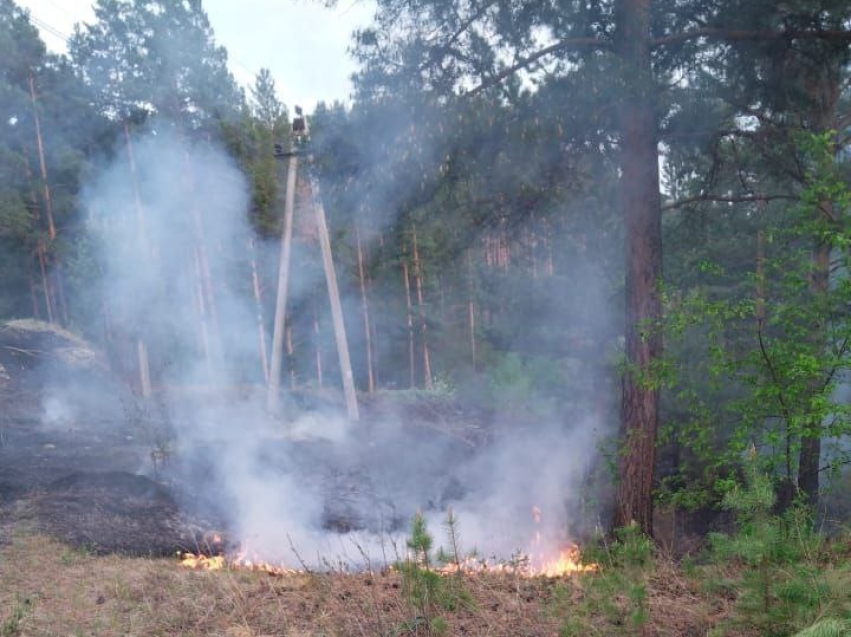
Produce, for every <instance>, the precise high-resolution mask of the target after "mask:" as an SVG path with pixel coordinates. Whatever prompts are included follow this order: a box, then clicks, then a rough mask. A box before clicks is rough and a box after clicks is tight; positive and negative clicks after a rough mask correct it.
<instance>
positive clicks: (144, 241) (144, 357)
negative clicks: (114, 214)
mask: <svg viewBox="0 0 851 637" xmlns="http://www.w3.org/2000/svg"><path fill="white" fill-rule="evenodd" d="M123 125H124V145H125V148H126V150H127V160H128V163H129V166H130V180H131V182H132V184H133V199H134V203H135V206H136V229H137V231H138V233H139V241H140V243H141V245H142V254H143V255H144V257H145V258H146V259H150V257H151V247H150V245H149V243H148V229H147V223H146V220H145V209H144V207H143V206H142V198H141V196H140V195H139V183H138V179H137V176H136V158H135V156H134V154H133V142H132V140H131V139H130V126H129V124H128V123H127V120H124V122H123ZM136 362H137V363H138V371H139V389H140V391H141V392H142V397H143V398H149V397H150V396H151V367H150V362H149V360H148V346H147V344H146V342H145V339H144V337H143V335H142V332H141V328H138V330H137V333H136Z"/></svg>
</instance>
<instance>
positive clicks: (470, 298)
mask: <svg viewBox="0 0 851 637" xmlns="http://www.w3.org/2000/svg"><path fill="white" fill-rule="evenodd" d="M467 324H468V326H469V329H470V359H471V361H472V363H473V371H476V369H477V367H478V361H477V360H476V304H475V290H474V287H473V254H472V252H471V251H470V250H467Z"/></svg>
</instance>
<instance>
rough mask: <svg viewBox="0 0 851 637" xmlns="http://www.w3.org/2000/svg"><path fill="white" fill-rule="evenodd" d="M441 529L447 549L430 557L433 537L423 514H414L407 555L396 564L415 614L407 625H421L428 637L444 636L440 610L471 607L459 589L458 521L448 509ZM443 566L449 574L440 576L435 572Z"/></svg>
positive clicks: (466, 596)
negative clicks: (442, 529)
mask: <svg viewBox="0 0 851 637" xmlns="http://www.w3.org/2000/svg"><path fill="white" fill-rule="evenodd" d="M445 529H446V536H447V540H448V545H449V548H448V549H443V548H441V549H440V550H439V551H438V552H437V554H436V555H433V554H432V548H433V546H434V538H433V537H432V535H431V533H430V532H429V530H428V525H427V524H426V520H425V518H424V517H423V515H422V514H421V513H417V514H416V515H415V516H414V518H413V520H412V521H411V535H410V537H409V538H408V542H407V544H408V549H409V556H408V558H407V559H406V560H405V561H404V562H400V563H398V564H397V565H396V567H397V568H398V569H399V571H400V572H401V573H402V582H403V591H404V593H405V596H406V597H407V599H408V602H409V603H410V604H411V606H412V607H413V609H414V610H415V612H416V613H417V616H416V618H415V619H414V622H413V624H412V623H411V622H409V624H410V625H411V626H413V627H417V626H420V625H422V626H423V627H424V628H425V630H426V634H428V635H442V634H445V632H446V630H447V624H446V620H445V619H443V618H442V617H440V616H439V612H440V611H455V610H458V609H459V608H460V607H461V606H467V607H469V606H471V604H472V601H471V598H470V595H469V593H468V592H467V591H466V590H465V589H464V586H463V579H462V578H463V573H462V571H461V569H460V568H459V565H460V562H461V554H460V551H459V537H458V520H457V518H456V517H455V514H454V513H453V512H452V511H451V510H450V511H449V512H448V513H447V517H446V521H445ZM447 564H449V565H451V567H452V568H450V569H449V570H450V571H451V572H450V573H447V574H442V573H441V572H440V570H439V569H440V567H442V566H445V565H447ZM411 632H414V631H413V630H411Z"/></svg>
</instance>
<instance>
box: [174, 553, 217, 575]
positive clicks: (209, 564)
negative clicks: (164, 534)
mask: <svg viewBox="0 0 851 637" xmlns="http://www.w3.org/2000/svg"><path fill="white" fill-rule="evenodd" d="M180 564H181V565H182V566H185V567H187V568H193V569H196V570H200V571H220V570H222V569H223V568H225V567H226V566H227V565H228V562H227V559H226V558H225V556H224V555H203V554H201V553H181V554H180Z"/></svg>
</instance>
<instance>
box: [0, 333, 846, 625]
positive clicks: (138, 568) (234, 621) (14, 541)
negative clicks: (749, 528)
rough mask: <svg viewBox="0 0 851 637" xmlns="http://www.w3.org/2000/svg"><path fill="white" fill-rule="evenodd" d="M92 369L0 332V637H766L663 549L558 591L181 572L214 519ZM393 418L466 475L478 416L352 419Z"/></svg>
mask: <svg viewBox="0 0 851 637" xmlns="http://www.w3.org/2000/svg"><path fill="white" fill-rule="evenodd" d="M47 341H52V342H47ZM55 352H59V353H60V354H61V355H62V356H63V357H64V359H63V360H64V362H62V364H63V365H65V367H66V369H65V370H64V373H65V376H64V377H63V378H64V379H69V378H72V379H75V382H76V381H81V380H84V379H85V380H86V382H85V383H81V384H80V385H79V386H76V385H75V386H73V387H72V388H71V391H70V392H69V393H67V394H66V395H59V396H58V398H57V401H53V400H52V399H53V398H54V395H53V394H50V395H46V394H45V389H44V388H45V386H46V385H45V378H47V377H46V376H45V372H44V368H43V367H42V364H43V362H44V359H45V357H46V356H48V355H50V356H54V353H55ZM54 358H55V356H54ZM53 362H54V363H55V362H56V361H53ZM51 369H52V368H51ZM102 369H103V364H102V362H100V361H98V360H97V357H96V356H95V355H94V354H92V353H91V352H89V351H88V350H87V349H86V347H85V345H84V344H82V343H77V342H74V341H73V340H71V339H69V338H68V337H66V336H64V335H61V334H53V333H43V334H41V335H38V334H33V332H32V330H28V329H17V328H16V329H9V328H3V327H2V326H0V637H16V636H21V637H23V636H39V637H41V636H44V637H47V636H51V637H53V636H56V637H59V636H62V637H67V636H71V635H73V636H75V637H76V636H80V637H89V636H98V637H101V636H102V637H111V636H116V637H117V636H119V635H120V636H133V637H142V636H148V635H150V636H152V637H153V636H160V637H171V636H174V637H177V636H186V637H188V636H195V635H197V636H199V637H200V636H202V635H203V636H222V637H260V636H273V635H274V636H281V637H285V636H287V637H331V636H334V637H365V636H370V637H404V636H406V635H417V636H429V637H439V636H441V635H446V636H454V635H470V636H493V637H573V636H577V637H578V636H579V635H583V636H585V635H589V636H591V637H594V636H609V635H611V636H615V635H641V636H642V637H649V636H659V637H662V636H671V637H674V636H677V637H690V636H695V637H697V636H698V635H701V636H704V635H710V634H719V635H720V634H724V635H728V636H736V635H742V636H744V637H750V636H751V635H753V636H754V637H755V636H756V635H761V634H766V633H764V631H760V630H758V629H754V627H753V624H751V625H748V624H747V623H744V624H743V623H741V622H740V621H739V619H740V618H739V613H740V610H739V609H740V606H741V591H740V588H741V586H740V585H741V582H742V581H743V576H744V574H745V570H744V568H743V566H742V563H741V562H736V561H732V562H730V563H729V564H721V565H719V564H717V563H716V564H711V563H703V564H701V565H700V566H698V565H697V563H698V562H697V561H693V560H692V558H689V559H687V560H685V561H683V560H682V559H680V560H674V559H673V558H670V557H667V556H666V555H665V554H664V551H662V550H660V549H656V550H654V551H653V555H652V557H650V558H649V559H644V558H641V560H640V562H641V564H640V565H639V566H635V565H634V564H633V565H630V564H626V566H624V565H623V563H618V560H619V559H620V558H619V557H618V556H617V555H610V558H611V560H610V561H607V560H603V559H601V560H600V562H599V568H598V569H597V570H596V571H594V572H589V573H583V574H574V575H565V576H560V577H542V576H536V577H530V576H528V575H526V574H523V573H520V572H518V571H516V570H511V569H509V570H507V571H505V572H494V571H489V572H466V573H462V574H455V575H440V576H438V575H437V574H436V573H433V572H431V571H427V572H428V573H429V576H423V575H422V573H421V572H420V573H417V572H414V573H413V574H412V572H411V571H406V570H405V569H404V568H401V569H400V568H399V567H398V565H397V564H394V563H393V560H392V559H387V560H384V561H383V562H382V563H381V564H375V563H372V564H368V565H366V566H363V565H361V566H360V567H351V566H348V565H342V564H341V565H340V566H338V567H335V566H333V565H327V567H323V568H322V569H310V570H309V569H302V570H300V571H297V572H284V573H277V574H270V573H267V572H262V571H256V570H249V569H245V568H240V567H234V566H226V567H224V568H221V569H219V570H204V569H193V568H189V567H187V566H185V565H184V564H182V563H181V559H180V554H181V552H199V551H201V552H204V551H205V548H212V549H213V550H211V551H206V552H208V554H215V553H217V552H218V553H222V552H228V546H227V544H226V543H224V542H221V541H219V540H210V537H211V534H212V533H213V532H215V531H219V530H225V531H226V529H224V528H223V526H222V522H221V520H220V519H217V518H216V516H215V512H214V511H212V510H205V509H204V507H195V508H193V507H187V506H186V505H187V502H191V501H193V499H194V495H195V494H194V493H193V492H192V491H191V490H187V487H186V485H185V484H181V483H180V482H179V478H180V475H175V476H171V477H169V476H168V475H167V472H166V474H164V473H163V471H162V470H163V466H162V463H164V462H166V460H167V458H166V457H165V455H167V452H168V451H169V450H168V449H167V448H166V447H162V448H161V444H160V441H159V440H157V439H156V437H155V436H154V437H152V436H151V435H150V434H151V433H152V432H154V433H156V432H155V431H154V430H153V429H151V427H150V426H149V425H151V423H152V422H154V420H155V418H153V416H152V414H151V413H142V412H139V411H138V410H137V409H136V408H135V407H134V405H135V403H134V402H133V401H132V397H124V398H126V400H124V402H122V400H123V399H122V397H121V396H120V395H119V394H120V392H119V391H118V390H116V389H115V386H114V385H109V384H108V383H109V380H108V378H106V377H105V376H102V375H101V371H102ZM48 380H49V378H48ZM92 381H94V383H93V382H92ZM66 385H67V382H66ZM93 386H94V387H96V388H98V391H97V392H96V394H97V395H94V396H92V395H90V394H89V393H88V391H89V390H90V389H91V388H92V387H93ZM104 395H110V396H112V398H114V400H113V401H112V402H111V403H105V402H104V400H103V396H104ZM71 398H73V400H71ZM89 401H91V402H89ZM406 401H407V403H406V404H405V405H404V407H405V410H406V411H405V414H404V420H405V421H406V422H408V423H409V426H411V427H412V428H413V429H414V430H415V433H416V432H418V431H421V430H426V431H425V433H424V434H422V435H426V436H428V437H429V438H433V437H435V436H437V437H439V438H440V440H441V441H442V443H441V449H442V451H443V452H446V451H447V450H449V451H450V452H451V453H453V454H457V457H458V458H462V457H463V456H464V454H466V453H468V449H469V448H471V447H473V446H475V445H476V444H478V438H480V437H481V436H483V435H486V432H484V431H483V430H482V429H481V428H478V427H477V425H476V423H477V421H478V420H477V417H478V416H480V415H477V414H471V413H462V412H459V411H457V409H458V407H457V406H455V405H451V404H447V403H445V402H444V401H441V400H429V401H420V400H416V399H412V397H411V396H406V395H405V394H404V392H400V393H399V396H398V397H397V400H396V401H395V403H394V404H392V405H388V404H387V403H382V402H381V401H378V402H376V403H375V404H371V405H368V406H366V407H367V409H366V411H367V412H368V413H369V414H371V415H372V417H374V418H376V419H380V418H379V416H380V414H381V411H382V409H391V411H392V410H395V409H397V408H398V407H399V404H400V402H401V403H405V402H406ZM107 404H108V405H110V406H109V407H108V408H107V407H105V405H107ZM154 415H155V414H154ZM479 420H480V418H479ZM410 423H413V424H410ZM449 423H452V426H451V427H449V426H448V425H449ZM458 423H461V426H460V427H459V426H458ZM406 440H407V439H406ZM413 440H417V439H416V438H414V439H413ZM273 442H274V441H273ZM296 444H298V445H303V446H300V447H298V454H299V455H303V456H305V457H307V458H309V460H308V461H309V463H311V464H316V463H318V464H321V465H323V466H324V465H328V464H329V463H328V460H329V458H330V459H331V460H333V459H334V457H333V456H327V457H326V456H323V453H325V452H323V451H322V449H324V447H322V446H321V445H315V444H313V443H309V442H305V441H288V442H287V445H290V446H292V445H296ZM310 445H313V446H310ZM264 447H268V448H269V452H270V453H273V452H274V451H275V449H273V448H272V444H271V443H270V444H264ZM161 452H162V453H163V454H165V455H163V457H159V454H160V453H161ZM273 458H274V456H273ZM323 471H324V469H322V470H320V472H319V473H320V474H321V473H323ZM353 475H354V474H352V475H343V478H345V479H348V477H352V476H353ZM335 484H338V486H339V483H335ZM333 491H334V489H332V493H331V495H333ZM348 495H351V494H348ZM330 504H331V505H333V502H331V503H330ZM359 506H360V509H359V510H362V509H363V508H368V507H369V506H370V504H369V501H368V500H362V501H359ZM359 510H355V511H354V513H352V511H351V510H350V509H347V508H336V509H335V508H334V507H333V506H330V508H329V503H326V513H328V511H330V512H331V514H330V515H328V516H326V520H325V527H324V531H326V532H332V533H333V532H335V531H338V530H339V531H342V530H343V529H341V528H340V529H338V527H342V526H345V525H346V524H347V523H349V522H353V521H354V522H357V519H356V518H357V514H358V512H359ZM843 537H844V536H843ZM211 541H212V542H217V544H215V545H214V546H212V547H211V546H210V542H211ZM842 542H844V544H842V545H841V546H840V548H839V549H838V550H836V551H835V552H834V553H831V554H830V555H829V556H828V557H827V558H826V561H825V560H823V561H822V562H821V563H820V568H821V567H822V566H825V567H828V566H830V561H831V560H834V557H835V556H841V560H840V561H843V562H845V563H848V562H849V559H848V558H849V557H851V536H848V537H844V539H843V540H842ZM843 547H844V548H843ZM602 555H603V557H604V558H605V556H606V554H605V552H604V553H603V554H602ZM622 557H623V555H621V558H622ZM698 559H700V558H698ZM820 559H821V558H820ZM690 560H692V561H690ZM834 561H836V560H834ZM822 570H823V571H824V572H830V573H832V572H833V571H832V570H831V568H823V569H822ZM430 575H434V577H430ZM831 577H833V575H832V574H831ZM834 579H835V580H836V582H835V583H836V586H834V588H835V589H836V590H838V591H844V592H840V593H839V594H838V595H837V597H836V599H838V600H839V601H840V602H841V603H842V604H846V603H847V607H848V609H849V610H848V613H849V615H848V616H849V618H851V569H847V568H844V569H836V577H835V578H834ZM772 603H774V602H772ZM819 612H820V611H819ZM720 626H723V627H724V630H723V632H715V629H716V628H718V627H720ZM784 634H791V633H790V632H787V633H784Z"/></svg>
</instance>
